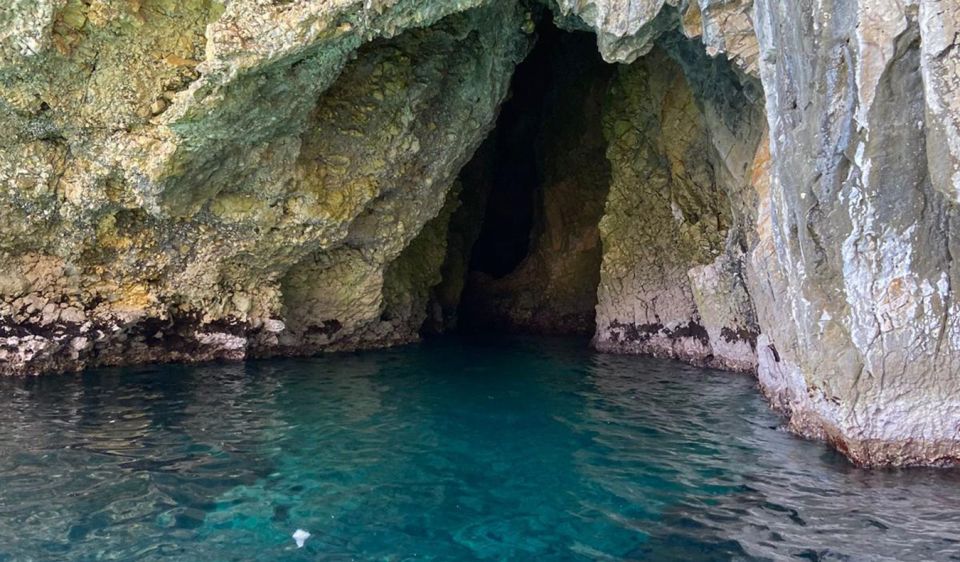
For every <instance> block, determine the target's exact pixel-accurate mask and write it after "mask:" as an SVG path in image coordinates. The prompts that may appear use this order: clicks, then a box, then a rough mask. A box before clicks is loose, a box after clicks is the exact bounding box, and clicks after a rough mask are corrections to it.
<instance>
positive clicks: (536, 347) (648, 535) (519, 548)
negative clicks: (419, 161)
mask: <svg viewBox="0 0 960 562" xmlns="http://www.w3.org/2000/svg"><path fill="white" fill-rule="evenodd" d="M583 347H584V343H583V342H580V341H571V340H538V339H528V340H512V341H502V340H501V341H469V340H455V339H451V340H443V341H437V342H433V343H427V344H423V345H419V346H413V347H409V348H405V349H400V350H394V351H385V352H372V353H362V354H355V355H335V356H329V357H322V358H318V359H311V360H283V361H262V362H251V363H247V364H235V365H204V366H194V367H190V366H155V367H147V368H138V369H116V370H100V371H95V372H89V373H85V374H83V375H80V376H64V377H41V378H38V379H28V380H2V381H0V395H2V396H3V402H2V406H0V561H14V560H15V561H18V562H19V561H28V560H71V561H85V560H204V561H230V560H238V561H239V560H243V561H247V560H291V561H299V560H398V561H399V560H537V561H540V560H754V559H773V560H780V559H787V558H795V559H801V560H884V559H886V560H951V559H952V560H960V474H958V472H957V471H952V470H907V471H892V470H891V471H863V470H858V469H855V468H853V467H851V466H849V465H848V464H846V462H845V461H843V459H842V458H840V457H839V456H838V455H837V454H835V453H832V452H831V451H829V450H828V449H826V448H825V447H824V446H823V445H821V444H818V443H811V442H805V441H802V440H798V439H795V438H793V437H792V436H790V435H789V434H787V433H785V432H783V431H780V430H779V429H778V428H777V426H778V423H779V420H778V419H777V418H776V416H774V415H773V414H771V413H770V412H769V411H768V409H767V407H766V406H765V404H764V403H763V401H762V400H761V398H760V397H759V396H758V394H757V392H756V389H755V388H754V383H753V381H752V380H751V379H750V378H748V377H744V376H739V375H731V374H727V373H720V372H715V371H706V370H701V369H695V368H692V367H687V366H684V365H681V364H678V363H673V362H666V361H657V360H649V359H639V358H633V357H615V356H605V355H598V354H594V353H590V352H588V351H586V350H585V349H583ZM298 528H300V529H305V530H307V531H309V532H310V533H311V537H310V538H309V539H308V540H307V541H306V544H305V546H304V547H303V548H301V549H298V548H297V547H296V545H295V544H294V541H293V539H292V538H291V535H292V534H293V532H294V531H295V530H296V529H298Z"/></svg>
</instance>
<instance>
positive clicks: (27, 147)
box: [0, 0, 960, 465]
mask: <svg viewBox="0 0 960 562" xmlns="http://www.w3.org/2000/svg"><path fill="white" fill-rule="evenodd" d="M547 11H549V12H550V13H551V14H552V20H553V22H554V23H555V24H556V25H557V26H558V27H560V28H562V29H566V30H571V31H572V30H578V31H581V32H582V31H590V32H591V33H594V34H595V39H596V43H597V48H598V51H599V52H600V54H601V55H602V57H603V58H604V59H605V60H606V61H608V62H610V63H620V64H617V65H616V66H611V67H610V70H609V71H604V73H601V74H603V77H602V80H596V81H592V82H591V84H593V86H591V88H588V89H587V90H589V91H577V89H576V87H571V89H570V90H569V91H568V93H567V94H565V95H564V96H561V97H559V98H558V99H554V100H553V101H552V102H550V103H551V104H552V105H550V106H549V107H548V109H547V110H546V111H547V114H549V112H550V111H553V112H554V113H553V115H554V117H553V121H554V122H555V124H554V126H553V127H552V128H551V127H545V129H544V130H545V131H547V133H548V134H549V135H550V138H551V139H555V140H552V141H551V142H548V143H546V144H542V150H541V165H542V169H543V176H544V179H545V181H544V182H543V184H542V185H543V186H542V190H541V192H540V194H539V196H538V199H537V205H539V206H540V207H538V209H539V210H538V211H537V212H538V213H539V214H538V215H537V221H539V222H538V223H537V224H538V229H537V230H536V232H535V233H534V235H532V236H531V246H530V248H531V250H530V251H529V252H528V255H527V258H526V259H525V261H524V264H525V265H523V267H521V268H519V269H517V270H516V271H515V272H514V273H511V275H510V276H508V277H506V278H504V279H502V280H498V281H497V282H496V283H494V282H490V283H489V284H488V285H486V287H487V289H486V290H488V293H489V294H499V295H501V296H502V298H501V302H502V303H505V304H504V305H503V307H502V309H501V310H500V312H498V314H499V317H500V318H502V319H505V320H506V324H508V325H510V326H515V327H527V328H531V327H532V328H537V324H538V322H539V323H540V324H541V325H540V326H539V328H540V329H543V328H544V326H543V324H544V321H543V319H544V318H549V320H548V321H547V322H548V323H549V324H550V325H556V324H557V323H558V322H569V323H570V326H571V327H573V328H576V327H578V326H582V325H583V323H584V320H583V318H584V317H585V316H586V317H587V320H586V321H587V322H588V323H589V324H590V329H592V330H595V331H594V343H595V345H596V347H598V348H599V349H602V350H607V351H616V352H629V353H644V354H652V355H659V356H667V357H675V358H679V359H683V360H686V361H691V362H694V363H699V364H704V365H710V366H717V367H722V368H726V369H733V370H742V371H750V372H753V371H756V372H757V374H758V379H759V382H760V386H761V388H762V389H763V391H764V392H765V393H766V394H767V396H768V397H769V398H770V400H771V402H772V403H773V404H774V405H775V406H776V407H777V408H779V409H781V410H782V411H784V412H785V413H786V414H787V416H788V418H789V420H790V422H789V423H790V425H791V427H792V428H793V429H794V430H796V431H798V432H799V433H802V434H804V435H808V436H813V437H818V438H824V439H827V440H829V441H830V442H832V443H833V444H834V445H835V446H837V447H838V448H839V449H840V450H842V451H844V452H845V453H846V454H847V455H848V456H849V457H850V458H851V459H853V460H854V461H856V462H859V463H861V464H867V465H873V464H889V463H892V464H927V463H945V462H951V461H955V460H957V459H960V398H958V397H960V314H958V312H960V311H958V310H957V306H958V305H957V301H956V296H955V287H956V286H957V283H958V282H960V271H958V267H957V266H956V265H955V263H954V259H953V256H954V255H958V252H960V248H958V247H957V242H956V236H955V233H956V229H957V225H956V213H957V205H958V204H960V124H958V123H960V101H958V100H960V81H958V79H957V76H958V75H960V54H958V53H960V50H958V49H957V48H956V47H957V45H956V43H957V40H958V39H957V38H958V32H960V7H958V6H957V4H956V3H955V2H951V1H947V0H858V1H856V2H830V1H827V2H824V1H817V2H814V1H813V0H797V1H794V2H782V1H777V0H752V1H751V0H699V1H693V0H591V1H587V2H568V1H566V0H557V1H555V2H554V1H548V0H544V2H542V3H536V2H530V3H523V2H513V1H507V0H429V1H428V0H398V1H396V2H392V3H390V2H381V3H376V2H375V3H370V2H356V1H353V0H334V1H318V0H293V1H283V2H280V1H273V2H270V1H265V0H232V1H229V2H218V1H215V0H190V1H173V0H140V1H137V2H129V1H125V0H124V1H120V0H83V1H80V0H14V2H13V3H12V4H11V5H10V6H9V7H7V8H5V9H4V10H3V11H0V77H2V79H0V123H2V124H3V126H4V131H5V133H6V134H5V135H4V136H3V138H2V139H0V189H2V191H0V209H2V217H3V219H4V220H3V221H2V223H0V373H3V374H23V373H29V374H35V373H40V372H53V371H71V370H77V369H82V368H86V367H91V366H97V365H106V364H123V363H139V362H147V361H171V360H177V361H201V360H209V359H215V358H228V359H241V358H244V357H250V356H266V355H275V354H284V355H286V354H307V353H315V352H318V351H323V350H335V349H353V348H360V347H373V346H382V345H391V344H396V343H403V342H408V341H412V340H414V339H416V338H417V337H418V334H419V333H420V331H421V329H422V328H426V329H429V330H434V331H443V330H445V329H449V328H450V327H451V326H453V325H454V324H455V323H456V321H457V316H458V309H459V305H460V299H461V296H462V295H463V291H464V287H465V285H467V290H468V291H469V290H471V289H470V287H469V282H468V270H469V263H468V262H469V256H470V251H471V247H472V246H473V244H474V242H475V241H476V239H477V237H478V236H479V235H480V230H481V228H482V221H483V218H484V217H483V211H482V209H483V208H484V206H485V202H486V197H487V196H486V195H485V193H486V192H485V191H484V190H483V189H481V188H478V187H477V186H482V185H484V184H485V182H489V181H490V176H489V170H490V168H489V166H490V164H489V163H487V164H486V165H485V164H483V158H485V157H486V156H485V154H488V153H489V152H490V151H489V150H488V149H484V150H481V151H480V152H479V153H478V152H477V148H478V147H479V146H480V144H481V142H483V140H484V139H485V138H487V137H488V133H489V132H490V131H491V129H492V128H493V127H494V125H495V123H496V120H497V114H498V111H499V110H500V108H501V105H502V103H503V102H504V100H505V99H506V97H507V96H508V91H509V84H510V80H511V76H512V75H513V73H514V70H515V67H516V66H517V64H519V63H520V61H522V60H523V59H524V58H525V57H526V56H527V53H528V52H529V51H530V49H531V47H532V45H533V44H534V42H535V41H536V39H537V37H538V35H541V33H538V32H537V30H536V27H537V25H538V24H540V25H542V22H544V21H545V20H546V19H547V14H546V12H547ZM560 51H562V49H558V52H557V53H556V56H558V57H562V56H563V53H562V52H560ZM560 64H561V65H562V63H560ZM558 91H560V90H558ZM578 96H579V97H578ZM577 100H580V101H577ZM584 100H586V101H584ZM569 111H575V112H576V113H577V115H578V116H579V117H582V118H583V119H582V120H577V119H572V120H571V123H570V124H569V126H567V124H566V123H562V122H559V121H560V119H558V118H557V117H556V115H562V114H563V113H564V112H569ZM493 152H495V151H493ZM475 154H478V156H477V157H476V159H474V160H473V161H471V159H472V158H474V156H475ZM600 155H602V159H601V158H600ZM477 159H479V160H477ZM584 159H589V160H590V166H594V167H591V168H589V169H588V168H587V167H585V166H581V165H578V164H577V162H580V161H583V160H584ZM492 165H494V166H495V165H496V163H493V164H492ZM578 194H579V195H578ZM578 196H582V197H584V199H583V203H584V204H582V205H577V204H576V203H577V197H578ZM600 216H602V218H600V219H599V222H597V218H598V217H600ZM569 225H577V226H576V228H569ZM584 264H593V265H591V267H596V268H597V271H596V274H597V275H598V276H599V282H598V287H597V291H596V303H597V304H596V313H595V316H593V318H592V319H591V318H589V308H587V309H586V312H585V311H584V300H583V298H582V297H583V295H584V294H585V293H590V294H592V291H589V289H590V285H591V284H593V283H595V282H597V281H596V279H597V278H596V277H593V276H592V275H593V274H592V273H591V271H592V270H590V268H589V267H586V266H585V265H584ZM584 272H586V273H584ZM498 298H500V297H498ZM591 302H592V301H591ZM564 318H566V319H568V320H560V319H564ZM591 320H592V321H591ZM594 325H595V328H594Z"/></svg>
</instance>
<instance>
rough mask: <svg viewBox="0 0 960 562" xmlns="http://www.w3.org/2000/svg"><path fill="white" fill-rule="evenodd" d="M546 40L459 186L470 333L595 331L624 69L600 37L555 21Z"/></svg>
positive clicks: (544, 28)
mask: <svg viewBox="0 0 960 562" xmlns="http://www.w3.org/2000/svg"><path fill="white" fill-rule="evenodd" d="M537 33H538V38H537V43H536V45H535V47H534V48H533V50H532V51H531V52H530V54H529V55H528V56H527V58H526V59H525V60H524V61H523V62H522V63H520V64H519V65H518V66H517V69H516V72H515V74H514V77H513V80H512V82H511V96H510V98H509V99H508V100H507V101H506V102H505V103H504V105H503V107H502V108H501V111H500V115H499V117H498V120H497V123H496V127H495V129H494V130H493V132H491V134H490V136H489V137H488V138H487V141H486V142H485V143H484V145H483V146H482V147H481V149H480V150H479V151H478V152H477V154H476V155H475V157H474V159H473V160H472V161H471V162H470V163H469V164H468V165H467V166H466V167H465V168H464V170H463V172H462V173H461V176H460V179H461V183H462V189H463V193H462V195H461V200H462V201H463V206H464V207H465V209H463V212H462V213H460V214H462V215H466V216H461V217H460V219H461V221H460V224H457V218H456V217H455V219H454V224H453V225H452V227H453V228H454V229H456V228H460V229H461V230H462V231H463V232H461V235H462V239H463V242H464V247H463V248H461V249H460V250H461V251H465V252H466V255H468V256H469V257H468V258H467V260H466V263H465V264H464V266H465V269H466V271H465V272H464V274H463V275H464V285H463V287H462V293H461V295H460V296H461V298H460V299H459V306H458V310H457V312H456V318H457V320H456V322H457V327H458V328H459V329H461V330H462V331H466V332H479V331H493V330H495V331H498V332H528V333H562V334H592V333H593V331H594V316H595V310H594V309H595V306H596V299H597V296H596V289H597V284H598V283H599V275H600V261H601V257H602V256H601V245H600V238H599V232H598V230H597V225H598V223H599V220H600V218H601V216H602V214H603V208H604V202H605V199H606V195H607V189H608V185H609V176H610V172H609V169H608V168H609V165H608V163H607V161H606V157H605V151H606V142H605V140H604V137H603V132H602V109H603V104H604V99H605V97H606V93H607V91H608V84H609V81H610V80H611V78H612V76H613V75H614V72H615V69H616V66H615V65H611V64H608V63H605V62H604V61H603V59H602V58H601V56H600V54H599V52H598V50H597V46H596V36H595V35H593V34H592V33H583V32H565V31H562V30H560V29H558V28H557V27H555V26H554V25H553V22H552V21H551V20H550V18H549V17H547V18H545V19H544V21H542V22H541V24H540V25H539V26H538V30H537ZM471 206H472V209H471V208H470V207H471ZM471 221H472V224H465V223H470V222H471ZM471 226H472V230H471ZM471 237H472V240H471Z"/></svg>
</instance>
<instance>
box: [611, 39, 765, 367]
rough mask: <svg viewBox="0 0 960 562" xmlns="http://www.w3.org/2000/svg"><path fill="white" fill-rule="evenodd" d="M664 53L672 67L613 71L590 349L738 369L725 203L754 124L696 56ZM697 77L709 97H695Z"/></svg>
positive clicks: (729, 215)
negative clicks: (607, 182) (608, 174)
mask: <svg viewBox="0 0 960 562" xmlns="http://www.w3.org/2000/svg"><path fill="white" fill-rule="evenodd" d="M667 47H668V48H670V49H671V51H672V52H673V53H674V56H675V57H676V59H677V60H678V61H679V62H676V61H675V60H674V59H673V58H671V57H670V56H668V55H667V53H666V52H664V51H654V52H653V53H651V54H650V55H648V56H647V57H645V58H644V59H641V60H640V61H638V62H636V63H634V64H632V65H630V66H629V67H624V68H621V71H620V75H619V78H618V81H617V82H616V83H615V85H614V87H613V89H612V91H611V94H610V95H611V100H612V101H611V104H610V106H609V107H608V109H607V113H606V115H605V130H606V134H607V139H608V143H609V148H608V151H607V157H608V159H609V160H610V163H611V169H612V170H613V181H612V184H611V187H610V195H609V198H608V201H607V208H606V214H605V215H604V217H603V219H602V221H601V223H600V229H601V235H602V237H603V243H604V256H603V266H602V269H601V282H600V287H599V290H598V294H599V304H598V306H597V334H596V336H595V338H594V342H595V345H596V346H597V347H598V348H599V349H602V350H606V351H618V352H631V353H643V354H650V355H655V356H663V357H673V358H677V359H682V360H685V361H689V362H693V363H698V364H704V365H715V366H721V367H726V368H731V369H736V370H746V371H750V370H752V368H753V367H754V365H755V363H756V359H755V352H754V345H755V339H756V328H755V321H754V317H753V311H752V308H751V305H750V301H749V296H748V295H747V293H746V289H745V282H744V281H743V280H742V274H741V273H740V269H741V268H740V267H738V265H737V264H738V263H739V262H740V261H742V251H740V250H738V249H737V244H736V241H737V237H738V236H739V233H738V231H737V226H738V225H739V224H740V223H742V222H743V219H742V218H740V217H737V216H734V209H735V208H739V206H737V207H735V206H732V205H731V203H730V201H731V199H732V198H735V197H740V196H741V194H742V193H744V192H745V191H747V190H746V186H748V185H749V184H748V183H747V178H746V177H745V175H744V171H745V170H746V167H747V164H748V163H749V162H750V160H749V159H747V158H743V156H752V150H755V147H756V142H757V140H758V135H756V134H752V133H753V130H754V129H756V128H757V126H758V125H759V122H758V121H757V120H756V119H754V120H750V119H749V115H750V113H751V109H752V107H751V102H750V101H749V99H748V98H747V97H746V96H745V94H744V86H742V85H741V84H740V83H739V81H738V79H737V78H736V77H735V76H733V75H732V73H730V71H727V73H726V74H724V73H723V72H722V71H720V73H718V72H717V69H716V68H715V63H714V62H712V61H710V60H709V59H706V57H704V56H703V55H702V54H701V56H700V57H699V59H697V58H696V57H694V58H688V56H687V53H686V52H685V47H686V45H685V44H684V42H683V41H682V40H675V39H674V40H673V41H671V42H669V44H668V45H667ZM687 76H690V79H691V80H693V83H691V82H690V81H688V78H687ZM705 78H709V80H710V82H711V84H710V87H712V88H713V89H714V91H713V92H711V93H709V94H708V93H707V92H706V91H705V90H702V93H701V95H700V96H697V95H695V94H694V89H693V88H701V87H703V86H706V84H698V83H697V81H698V80H702V79H705ZM721 105H728V106H729V107H724V108H723V109H725V110H726V111H727V115H728V116H729V117H728V119H727V121H729V124H728V123H727V122H724V121H723V120H721V118H720V114H719V113H718V111H717V109H718V107H719V106H721ZM739 129H743V131H739ZM714 137H716V138H715V139H714ZM738 137H742V138H738ZM744 147H749V149H750V150H748V151H746V152H744ZM740 160H743V162H741V161H740Z"/></svg>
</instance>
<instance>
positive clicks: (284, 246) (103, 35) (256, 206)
mask: <svg viewBox="0 0 960 562" xmlns="http://www.w3.org/2000/svg"><path fill="white" fill-rule="evenodd" d="M21 4H22V6H18V8H17V10H16V11H14V12H13V16H14V18H13V20H12V21H9V22H5V23H6V24H7V25H6V27H5V30H7V32H6V34H5V35H3V37H4V38H5V39H4V43H3V45H4V48H5V50H4V55H5V56H4V59H3V67H2V69H0V71H2V72H3V73H4V74H5V75H6V76H7V79H6V80H4V81H3V85H2V86H0V87H2V88H3V90H2V91H0V94H2V99H3V100H4V103H3V106H2V108H3V114H2V119H3V123H4V124H5V125H6V127H5V128H6V129H7V130H9V131H11V134H9V135H7V136H6V137H5V138H4V139H3V141H0V142H3V143H4V146H3V152H2V156H0V177H2V178H3V188H4V195H3V196H2V197H0V202H2V204H3V205H4V210H5V214H4V218H5V219H6V220H5V221H4V223H3V224H2V225H0V252H2V253H3V258H2V259H3V263H4V267H3V270H2V271H0V298H2V301H0V336H2V340H0V370H2V371H3V372H7V373H10V372H14V373H16V372H38V371H44V370H64V369H76V368H82V367H84V366H89V365H96V364H104V363H107V364H111V363H125V362H142V361H155V360H205V359H212V358H241V357H244V356H247V355H249V354H271V353H278V352H282V353H305V352H312V351H316V350H318V349H321V348H323V349H331V348H345V347H355V346H361V345H383V344H388V343H395V342H400V341H409V340H410V338H411V337H413V335H414V334H415V333H416V331H417V328H418V327H419V323H420V322H421V321H422V318H423V313H422V311H420V308H421V307H420V306H419V305H417V306H414V305H413V302H412V301H420V300H422V301H423V302H426V299H427V294H426V291H427V289H428V288H429V287H419V286H418V285H419V284H421V283H427V284H432V283H434V282H435V281H434V280H433V279H434V277H435V276H436V275H437V271H438V269H439V267H440V264H441V262H442V259H443V254H444V248H443V247H442V245H441V246H440V247H438V248H437V249H436V250H435V253H436V258H434V259H430V258H429V257H426V256H420V255H417V256H413V257H410V258H407V257H406V256H404V255H403V250H404V248H406V247H407V246H408V245H410V244H411V242H412V241H414V240H415V239H416V237H417V236H418V234H419V233H421V229H422V228H423V226H424V225H425V224H427V223H428V221H430V220H431V219H434V218H435V217H437V216H438V214H440V213H441V208H442V207H443V202H444V199H445V196H446V192H447V190H448V188H449V186H450V185H451V184H452V182H453V179H454V177H455V175H456V173H457V172H458V170H459V169H460V167H461V166H462V165H463V163H464V162H465V161H466V160H467V159H468V158H469V157H470V156H471V154H472V152H473V151H474V149H475V148H476V146H477V145H478V144H479V143H480V142H481V141H482V139H483V137H484V136H485V134H486V133H487V131H488V130H489V128H490V127H491V126H492V124H493V120H494V116H495V111H496V108H497V107H498V105H499V103H500V101H501V100H502V98H503V97H504V95H505V94H506V91H507V85H508V82H509V78H510V75H511V72H512V70H513V67H514V65H515V64H516V63H517V62H518V61H519V60H520V59H521V58H522V57H523V55H524V54H525V52H526V50H527V48H528V45H529V42H530V39H529V38H528V35H527V33H526V32H525V31H524V28H525V26H526V25H527V20H528V18H529V14H528V12H527V11H526V10H524V9H523V8H521V7H520V6H518V5H516V4H514V3H498V4H491V5H489V6H484V7H480V8H477V9H473V10H467V11H462V10H465V9H466V8H470V7H471V5H470V4H465V3H460V4H456V3H450V4H446V5H443V4H439V3H437V4H434V5H431V6H418V7H415V6H412V5H410V4H405V3H400V4H395V5H393V6H391V7H390V8H389V9H387V8H382V9H377V10H374V11H370V10H365V9H363V7H362V6H361V5H360V4H357V3H340V4H328V3H315V2H307V3H296V4H286V3H284V4H277V5H271V6H259V5H257V4H255V3H253V2H233V3H231V4H229V6H228V7H227V8H226V9H225V10H224V9H223V8H218V7H217V5H216V4H215V3H207V2H198V3H182V2H164V1H156V2H140V3H136V4H133V3H127V2H113V3H111V2H93V3H89V2H84V3H81V2H70V3H66V4H63V3H57V4H47V3H44V2H27V3H21ZM450 13H453V15H451V16H449V17H448V18H447V19H443V20H442V21H439V20H440V19H441V18H442V17H443V16H446V15H447V14H450ZM6 14H7V17H8V18H9V15H10V14H9V12H6ZM438 21H439V23H436V22H438ZM429 24H435V25H429ZM406 28H413V29H412V30H410V31H407V32H406V33H403V34H400V35H397V34H398V33H399V32H401V31H403V30H404V29H406ZM393 35H397V36H396V37H394V38H392V39H377V38H378V37H382V36H393ZM204 37H206V45H205V51H204ZM364 42H368V44H367V45H365V46H363V47H362V48H360V49H359V50H358V49H357V47H359V46H360V45H361V43H364ZM351 58H352V59H353V60H352V61H350V62H348V60H349V59H351ZM201 60H202V62H198V61H201ZM441 222H443V221H441ZM445 228H446V225H445V224H441V225H440V226H439V227H437V229H434V228H433V227H431V228H428V229H427V230H426V231H424V232H423V233H422V234H421V236H422V237H427V238H431V239H436V240H441V241H442V240H443V238H444V235H443V232H442V231H443V230H445ZM437 230H439V231H437ZM427 245H429V243H428V244H427ZM415 247H419V246H416V243H415ZM410 262H416V263H417V266H411V265H410ZM418 267H423V268H427V269H430V268H433V269H432V271H426V270H423V271H421V270H418ZM406 291H410V292H411V294H410V295H407V296H404V297H401V296H400V293H404V292H406ZM413 293H416V294H421V293H422V296H419V297H417V296H414V295H413ZM405 299H412V301H410V302H405ZM414 309H416V310H414ZM408 324H409V325H408Z"/></svg>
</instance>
